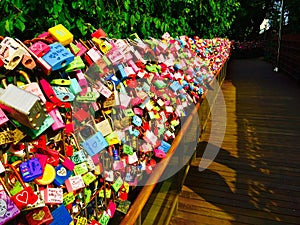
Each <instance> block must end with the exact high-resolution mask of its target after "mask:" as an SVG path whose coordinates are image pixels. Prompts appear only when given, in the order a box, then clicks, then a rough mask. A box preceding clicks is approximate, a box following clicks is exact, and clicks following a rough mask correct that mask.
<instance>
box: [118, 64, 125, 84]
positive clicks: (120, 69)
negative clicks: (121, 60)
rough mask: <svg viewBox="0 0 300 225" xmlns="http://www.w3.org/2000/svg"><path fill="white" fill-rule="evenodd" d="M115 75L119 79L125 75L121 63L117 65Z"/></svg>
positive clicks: (122, 78)
mask: <svg viewBox="0 0 300 225" xmlns="http://www.w3.org/2000/svg"><path fill="white" fill-rule="evenodd" d="M116 76H117V78H119V80H124V79H125V78H126V77H127V74H126V73H125V70H124V67H123V65H121V64H119V65H118V71H117V72H116Z"/></svg>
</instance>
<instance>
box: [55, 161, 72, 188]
mask: <svg viewBox="0 0 300 225" xmlns="http://www.w3.org/2000/svg"><path fill="white" fill-rule="evenodd" d="M55 172H56V176H55V179H54V181H53V183H54V184H55V185H56V186H61V185H62V184H63V183H64V182H65V181H66V180H67V179H68V178H69V177H70V176H71V175H72V172H71V171H70V170H68V169H66V168H65V167H64V166H63V165H61V164H60V165H58V166H57V167H55Z"/></svg>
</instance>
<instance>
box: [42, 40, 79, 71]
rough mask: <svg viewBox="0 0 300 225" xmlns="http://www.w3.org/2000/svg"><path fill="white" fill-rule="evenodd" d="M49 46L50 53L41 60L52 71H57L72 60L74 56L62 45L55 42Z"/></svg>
mask: <svg viewBox="0 0 300 225" xmlns="http://www.w3.org/2000/svg"><path fill="white" fill-rule="evenodd" d="M49 46H50V51H49V52H47V53H46V54H45V55H43V56H42V58H43V59H44V60H45V61H46V62H47V63H48V64H49V65H50V66H51V67H52V71H55V70H59V69H61V68H63V67H65V66H67V65H68V64H69V63H70V62H72V61H73V60H74V55H73V54H72V53H71V52H70V51H68V50H67V49H66V48H65V47H64V46H63V45H62V44H60V43H58V42H56V43H53V44H50V45H49Z"/></svg>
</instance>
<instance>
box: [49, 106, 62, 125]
mask: <svg viewBox="0 0 300 225" xmlns="http://www.w3.org/2000/svg"><path fill="white" fill-rule="evenodd" d="M48 114H49V115H50V116H51V118H52V119H53V120H54V122H53V124H52V125H51V127H52V130H54V131H56V130H59V129H63V128H65V126H66V125H65V123H64V121H63V119H62V116H61V114H60V112H59V110H58V109H57V108H54V109H52V110H51V111H50V112H48Z"/></svg>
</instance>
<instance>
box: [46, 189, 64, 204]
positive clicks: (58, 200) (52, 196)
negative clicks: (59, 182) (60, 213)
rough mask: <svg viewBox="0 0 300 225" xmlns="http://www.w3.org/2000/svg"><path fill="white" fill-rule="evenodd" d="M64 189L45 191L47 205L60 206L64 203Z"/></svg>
mask: <svg viewBox="0 0 300 225" xmlns="http://www.w3.org/2000/svg"><path fill="white" fill-rule="evenodd" d="M63 194H64V193H63V189H62V188H51V187H47V188H46V189H44V190H43V196H44V199H45V203H46V204H50V205H58V204H62V203H63Z"/></svg>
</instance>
